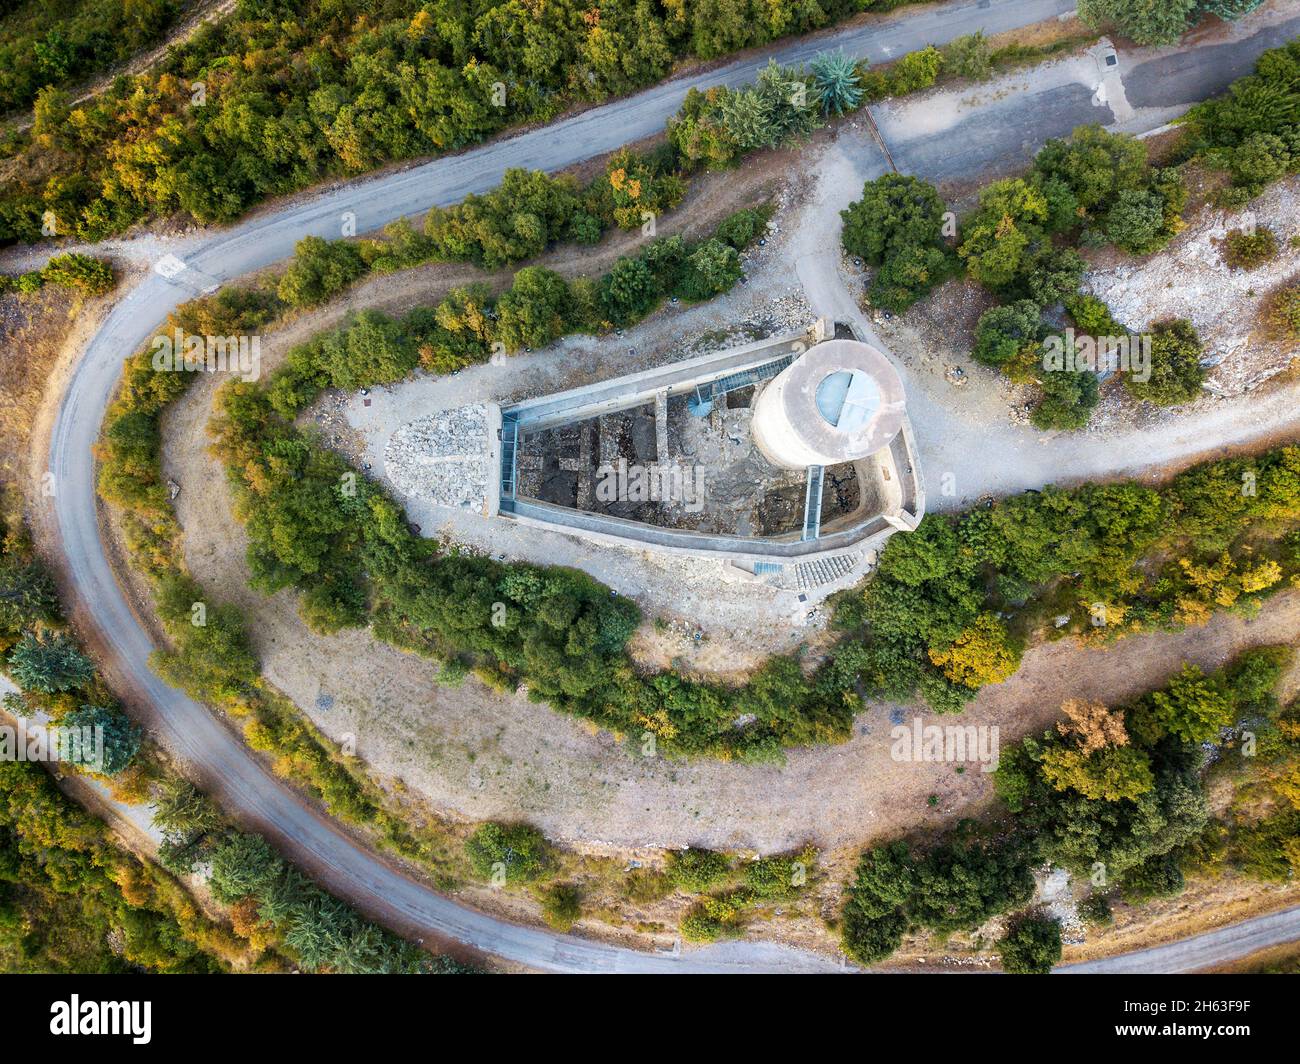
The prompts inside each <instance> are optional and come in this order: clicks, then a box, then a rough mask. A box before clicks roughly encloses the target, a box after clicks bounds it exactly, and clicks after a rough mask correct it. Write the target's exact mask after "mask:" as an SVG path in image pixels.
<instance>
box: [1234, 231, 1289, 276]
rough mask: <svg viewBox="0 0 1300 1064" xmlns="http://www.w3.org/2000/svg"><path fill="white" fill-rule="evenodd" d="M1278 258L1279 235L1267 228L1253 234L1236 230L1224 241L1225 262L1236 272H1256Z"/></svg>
mask: <svg viewBox="0 0 1300 1064" xmlns="http://www.w3.org/2000/svg"><path fill="white" fill-rule="evenodd" d="M1275 258H1277V234H1275V233H1274V232H1273V230H1272V229H1269V228H1268V227H1267V226H1261V227H1260V228H1258V229H1256V230H1255V231H1254V232H1253V233H1246V232H1243V231H1242V230H1240V229H1234V230H1232V231H1231V232H1230V233H1228V235H1227V236H1226V237H1225V238H1224V240H1223V261H1224V262H1226V263H1227V264H1228V265H1229V266H1231V267H1232V268H1233V269H1234V270H1255V269H1258V268H1259V267H1260V266H1263V265H1264V263H1266V262H1268V261H1269V260H1270V259H1275Z"/></svg>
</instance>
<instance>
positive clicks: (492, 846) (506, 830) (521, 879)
mask: <svg viewBox="0 0 1300 1064" xmlns="http://www.w3.org/2000/svg"><path fill="white" fill-rule="evenodd" d="M465 853H466V855H467V856H468V857H469V863H470V867H471V868H473V869H474V874H475V875H477V876H478V877H479V878H480V879H486V880H490V881H493V882H498V881H499V882H503V883H527V882H529V881H531V880H534V879H537V878H538V877H539V876H541V875H542V874H543V873H544V872H545V871H546V869H547V867H548V866H549V864H550V847H549V846H548V845H547V842H546V839H545V838H544V837H543V835H542V833H541V832H540V831H538V830H537V829H536V828H534V827H530V826H529V825H527V824H497V823H493V822H491V821H489V822H488V823H486V824H482V825H480V826H479V827H478V828H477V829H476V830H475V832H474V834H472V835H471V836H470V837H469V838H468V839H467V840H466V841H465Z"/></svg>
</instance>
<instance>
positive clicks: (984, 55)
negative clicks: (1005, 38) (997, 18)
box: [941, 32, 993, 81]
mask: <svg viewBox="0 0 1300 1064" xmlns="http://www.w3.org/2000/svg"><path fill="white" fill-rule="evenodd" d="M941 51H942V52H943V69H944V72H945V74H947V75H951V76H952V77H955V78H971V79H972V80H974V81H982V80H984V79H985V78H987V77H988V76H989V75H991V74H992V73H993V49H992V47H991V46H990V45H989V42H988V38H987V37H985V36H984V34H983V32H977V33H968V34H966V35H965V36H963V37H957V38H954V39H953V40H951V41H949V42H948V43H947V44H946V45H944V46H943V48H942V49H941Z"/></svg>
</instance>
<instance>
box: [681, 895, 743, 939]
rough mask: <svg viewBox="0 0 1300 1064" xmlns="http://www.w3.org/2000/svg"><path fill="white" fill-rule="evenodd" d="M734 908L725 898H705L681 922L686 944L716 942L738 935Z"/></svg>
mask: <svg viewBox="0 0 1300 1064" xmlns="http://www.w3.org/2000/svg"><path fill="white" fill-rule="evenodd" d="M736 916H737V912H736V907H735V906H734V905H732V904H731V903H730V902H729V901H727V900H726V899H725V898H705V899H704V900H703V901H701V902H700V903H699V904H698V905H697V906H695V908H693V909H692V910H691V911H690V912H689V913H687V914H686V917H685V918H684V919H683V920H682V928H681V930H682V938H684V939H686V941H687V942H716V941H717V940H718V939H719V938H723V937H728V936H731V935H734V934H736V933H738V931H739V927H738V925H737V923H736Z"/></svg>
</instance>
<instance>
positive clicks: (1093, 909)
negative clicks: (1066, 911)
mask: <svg viewBox="0 0 1300 1064" xmlns="http://www.w3.org/2000/svg"><path fill="white" fill-rule="evenodd" d="M1079 915H1080V916H1081V917H1083V919H1084V920H1085V921H1086V922H1087V923H1089V924H1092V926H1093V927H1109V926H1110V925H1111V924H1113V923H1114V922H1115V917H1114V916H1113V915H1112V914H1111V911H1110V899H1109V898H1108V897H1106V895H1105V894H1089V895H1088V896H1087V897H1086V898H1084V899H1083V901H1081V902H1080V903H1079Z"/></svg>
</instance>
